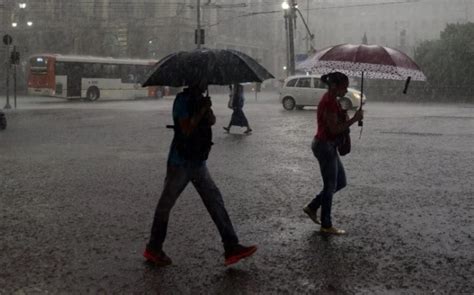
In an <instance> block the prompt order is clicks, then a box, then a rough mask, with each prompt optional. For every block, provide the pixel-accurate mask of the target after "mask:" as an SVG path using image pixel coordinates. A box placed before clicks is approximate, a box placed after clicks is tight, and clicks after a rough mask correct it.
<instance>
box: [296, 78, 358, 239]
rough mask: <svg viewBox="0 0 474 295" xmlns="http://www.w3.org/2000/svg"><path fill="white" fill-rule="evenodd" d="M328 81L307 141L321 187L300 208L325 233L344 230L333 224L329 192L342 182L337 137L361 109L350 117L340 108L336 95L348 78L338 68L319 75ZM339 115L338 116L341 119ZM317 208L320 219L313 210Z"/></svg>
mask: <svg viewBox="0 0 474 295" xmlns="http://www.w3.org/2000/svg"><path fill="white" fill-rule="evenodd" d="M321 81H322V82H324V83H325V84H327V85H328V91H327V92H326V93H325V94H324V95H323V97H322V98H321V100H320V102H319V104H318V110H317V132H316V135H315V137H314V139H313V142H312V144H311V149H312V150H313V154H314V156H315V157H316V159H317V160H318V163H319V167H320V170H321V176H322V178H323V189H322V191H321V192H320V193H319V194H318V195H316V197H315V198H314V199H313V200H312V201H311V202H310V203H309V204H308V205H307V206H306V207H304V208H303V211H304V212H305V213H306V214H307V215H308V216H309V217H310V218H311V220H313V222H315V223H317V224H321V232H322V233H328V234H339V235H340V234H344V233H345V231H344V230H342V229H338V228H336V227H334V226H333V224H332V220H331V207H332V198H333V195H334V194H335V193H336V192H337V191H339V190H341V189H342V188H344V187H345V186H346V174H345V171H344V166H343V165H342V162H341V159H340V157H339V154H338V150H337V142H338V141H337V139H338V136H341V135H342V134H343V133H345V132H348V129H349V127H350V126H351V125H352V124H354V123H355V122H358V121H361V120H362V119H363V113H362V110H358V111H357V112H356V113H355V114H354V116H353V117H352V118H350V119H349V118H348V116H347V113H346V112H344V111H343V109H342V108H341V105H340V104H339V101H338V100H337V98H338V97H343V96H344V95H345V94H346V93H347V87H348V86H349V79H348V77H347V76H346V75H344V74H343V73H340V72H334V73H330V74H327V75H323V76H322V77H321ZM341 118H342V119H341ZM319 208H321V220H319V218H318V215H317V211H318V209H319Z"/></svg>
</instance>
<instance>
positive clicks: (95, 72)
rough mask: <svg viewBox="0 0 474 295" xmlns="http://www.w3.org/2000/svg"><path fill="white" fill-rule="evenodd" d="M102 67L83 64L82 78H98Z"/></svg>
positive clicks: (94, 64)
mask: <svg viewBox="0 0 474 295" xmlns="http://www.w3.org/2000/svg"><path fill="white" fill-rule="evenodd" d="M101 72H102V65H101V64H98V63H84V75H83V76H84V78H100V77H101Z"/></svg>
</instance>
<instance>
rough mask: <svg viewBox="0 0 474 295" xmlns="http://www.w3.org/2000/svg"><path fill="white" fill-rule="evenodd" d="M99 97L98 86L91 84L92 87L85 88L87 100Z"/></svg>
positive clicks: (94, 99)
mask: <svg viewBox="0 0 474 295" xmlns="http://www.w3.org/2000/svg"><path fill="white" fill-rule="evenodd" d="M99 97H100V90H99V88H97V87H95V86H92V87H89V89H87V93H86V98H87V100H88V101H96V100H98V99H99Z"/></svg>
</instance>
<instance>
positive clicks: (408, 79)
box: [403, 77, 411, 94]
mask: <svg viewBox="0 0 474 295" xmlns="http://www.w3.org/2000/svg"><path fill="white" fill-rule="evenodd" d="M410 81H411V77H408V78H407V80H406V81H405V88H403V94H407V91H408V85H410Z"/></svg>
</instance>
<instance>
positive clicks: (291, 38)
mask: <svg viewBox="0 0 474 295" xmlns="http://www.w3.org/2000/svg"><path fill="white" fill-rule="evenodd" d="M295 5H296V3H295V0H291V3H290V9H289V14H290V17H289V19H288V38H289V55H290V65H289V66H290V67H289V71H290V75H294V74H295V37H294V32H293V30H294V27H293V25H294V21H295Z"/></svg>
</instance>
